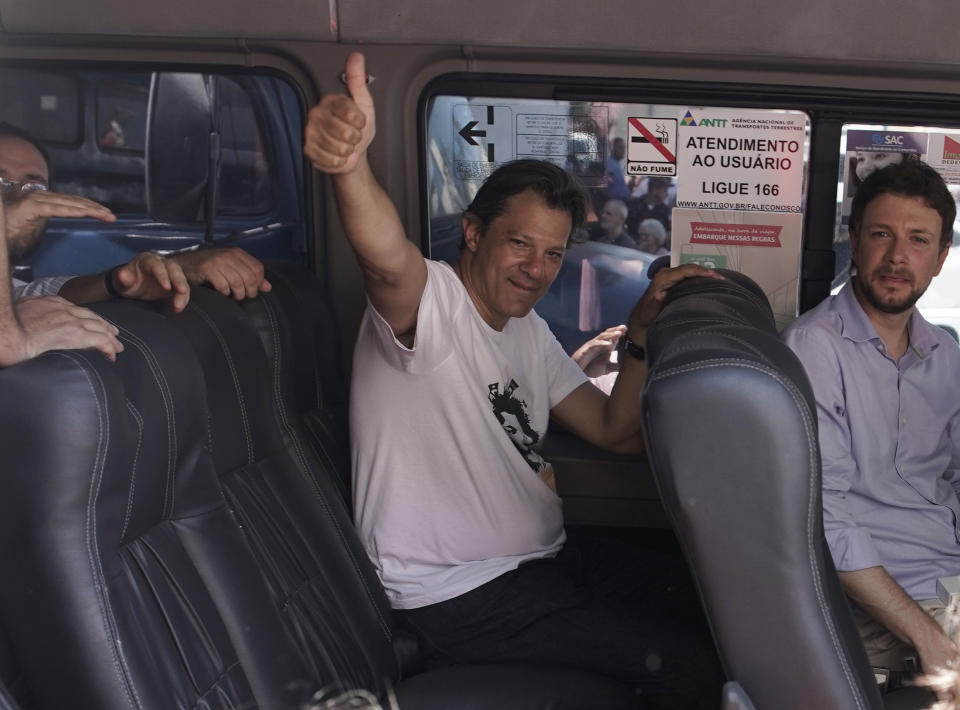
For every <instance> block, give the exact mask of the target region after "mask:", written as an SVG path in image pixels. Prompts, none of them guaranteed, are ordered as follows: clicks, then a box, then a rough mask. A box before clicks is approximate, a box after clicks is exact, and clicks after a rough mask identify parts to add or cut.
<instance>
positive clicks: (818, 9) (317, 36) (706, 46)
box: [0, 0, 960, 65]
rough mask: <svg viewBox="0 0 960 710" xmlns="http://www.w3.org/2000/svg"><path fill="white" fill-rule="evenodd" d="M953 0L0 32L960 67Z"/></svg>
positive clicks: (107, 5) (572, 0) (78, 14)
mask: <svg viewBox="0 0 960 710" xmlns="http://www.w3.org/2000/svg"><path fill="white" fill-rule="evenodd" d="M954 15H955V3H954V2H952V0H914V2H912V3H909V4H905V3H903V2H901V1H900V0H870V1H868V2H863V1H858V2H847V3H838V2H836V1H835V0H793V1H792V2H783V1H778V2H767V3H744V2H731V1H730V0H720V1H719V2H717V1H716V0H714V1H711V2H707V1H706V0H673V2H670V3H664V2H660V1H659V0H658V1H657V2H653V1H651V0H605V1H604V2H602V3H596V2H585V1H584V0H530V1H528V2H516V0H484V1H483V2H474V1H472V0H462V1H461V2H450V1H449V0H391V2H389V3H384V2H382V0H272V1H271V2H269V3H266V2H262V0H203V1H202V2H197V1H196V0H166V2H163V3H157V2H153V0H30V2H24V1H23V0H0V31H2V33H3V34H6V35H7V36H8V37H10V38H13V37H14V36H16V35H22V34H32V33H43V34H69V35H113V36H116V35H140V36H142V35H153V36H167V37H209V38H244V39H256V40H268V39H285V40H310V41H326V42H331V41H332V42H336V41H340V42H344V43H367V44H374V43H397V42H400V43H416V44H453V45H464V46H470V47H483V46H501V47H502V46H522V47H533V48H537V47H540V48H547V47H549V48H553V49H557V48H561V49H570V50H584V49H586V50H594V51H595V50H597V49H600V48H602V49H603V50H608V51H625V52H634V53H637V52H639V53H642V54H647V53H654V54H659V53H667V54H673V55H676V54H681V55H682V54H691V55H704V54H706V55H712V56H722V55H740V56H777V57H780V58H797V59H804V60H808V61H809V60H827V61H829V60H833V61H835V60H838V59H840V60H852V61H865V62H876V61H880V62H882V61H884V60H885V59H891V60H893V59H895V60H897V61H898V62H900V63H901V64H902V63H918V64H940V65H943V64H947V65H956V64H958V63H960V43H958V42H957V41H956V32H955V23H954V22H953V21H952V20H953V17H954Z"/></svg>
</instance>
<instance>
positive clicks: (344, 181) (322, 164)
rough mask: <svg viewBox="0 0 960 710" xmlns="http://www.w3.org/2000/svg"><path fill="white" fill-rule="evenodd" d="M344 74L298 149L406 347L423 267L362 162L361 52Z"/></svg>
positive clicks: (365, 127)
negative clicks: (341, 90) (332, 202)
mask: <svg viewBox="0 0 960 710" xmlns="http://www.w3.org/2000/svg"><path fill="white" fill-rule="evenodd" d="M344 73H345V76H346V82H347V89H348V91H349V92H350V95H349V96H345V95H341V94H338V95H330V96H325V97H324V98H323V100H321V101H320V103H319V104H317V105H316V106H315V107H313V109H311V110H310V114H309V116H308V119H307V127H306V129H305V131H304V146H303V150H304V153H305V154H306V156H307V158H309V159H310V161H311V162H312V163H313V167H314V168H316V169H317V170H320V171H322V172H325V173H328V174H329V175H330V176H331V178H332V181H333V187H334V190H335V191H336V196H337V206H338V208H339V210H340V221H341V223H342V224H343V229H344V231H345V232H346V234H347V239H349V240H350V244H351V246H352V247H353V250H354V252H355V253H356V255H357V261H358V262H359V264H360V267H361V269H363V274H364V280H365V287H366V291H367V296H368V297H369V299H370V302H371V303H372V304H373V307H374V308H376V309H377V311H378V312H379V313H380V315H381V316H383V318H384V319H385V320H386V321H387V323H389V324H390V327H391V328H392V329H393V332H394V333H395V334H396V335H397V337H398V338H400V340H401V341H402V342H404V343H405V344H407V345H410V344H412V342H413V334H414V332H415V329H416V323H417V309H418V308H419V306H420V296H421V295H422V294H423V288H424V286H425V284H426V282H427V267H426V264H425V263H424V260H423V255H422V254H420V251H419V249H417V247H416V246H415V245H414V244H413V243H412V242H411V241H409V240H408V239H407V237H406V234H404V231H403V225H402V224H401V223H400V217H399V216H398V215H397V211H396V209H395V208H394V206H393V203H392V202H391V201H390V198H389V197H388V196H387V194H386V193H385V192H384V191H383V188H381V187H380V185H379V184H378V183H377V180H376V178H375V177H374V176H373V172H372V170H371V169H370V163H369V162H368V160H367V148H368V147H369V146H370V142H371V141H372V140H373V136H374V133H375V132H376V119H375V114H374V106H373V98H372V97H371V96H370V92H369V90H368V89H367V74H366V69H365V65H364V58H363V55H362V54H360V53H358V52H354V53H353V54H351V55H350V56H349V57H347V62H346V67H345V71H344Z"/></svg>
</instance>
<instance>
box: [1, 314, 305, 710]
mask: <svg viewBox="0 0 960 710" xmlns="http://www.w3.org/2000/svg"><path fill="white" fill-rule="evenodd" d="M98 310H99V311H100V312H101V313H102V314H103V315H104V316H105V317H107V318H108V319H109V320H111V321H113V322H114V323H116V324H117V325H118V326H119V327H120V331H121V332H120V338H121V340H122V341H123V343H124V345H125V348H126V349H125V351H124V352H123V353H122V354H121V355H120V356H118V358H117V362H116V364H111V363H109V362H107V361H106V360H105V359H104V358H103V357H102V356H101V355H99V354H98V353H95V352H92V351H69V352H52V353H48V354H45V355H43V356H41V357H38V358H36V359H34V360H31V361H28V362H25V363H22V364H21V365H18V366H17V367H13V368H7V369H3V370H0V390H2V391H3V392H4V393H5V397H4V400H3V412H4V415H3V426H2V427H0V437H2V448H3V451H4V462H5V465H4V476H3V481H2V488H3V492H2V495H0V540H2V543H0V566H2V569H3V570H4V576H5V578H4V584H2V585H0V619H2V622H0V623H2V625H3V627H4V629H5V630H6V631H7V632H8V635H9V638H10V641H11V646H12V648H13V652H14V653H15V654H16V659H17V662H18V663H19V665H20V667H21V668H22V675H23V678H24V680H25V682H26V684H27V685H28V686H29V690H30V693H31V695H32V697H33V699H34V700H35V701H36V706H37V707H38V708H63V707H71V708H91V709H96V710H109V709H110V708H117V709H118V710H119V709H121V708H122V709H124V710H129V708H130V707H136V708H157V709H158V710H159V709H163V710H170V709H171V708H194V707H198V706H206V707H214V708H223V709H227V708H238V709H239V708H250V707H254V706H256V707H263V708H281V707H291V704H292V703H296V702H299V701H300V700H302V699H303V695H304V693H307V692H312V690H313V687H312V686H309V685H308V683H307V682H308V681H309V676H308V674H307V673H306V671H305V670H304V669H303V667H302V666H301V665H300V660H299V655H298V654H297V653H296V651H295V649H294V647H293V645H292V644H291V643H290V640H289V639H288V638H287V637H286V635H285V634H284V632H283V626H282V624H281V622H280V619H279V617H278V615H277V612H276V609H275V607H274V604H273V601H272V599H271V597H270V595H269V593H268V591H267V589H266V586H265V584H264V582H263V578H262V577H261V576H260V574H259V569H258V567H257V565H256V563H255V562H254V560H253V557H252V556H251V553H250V550H249V548H248V547H247V545H246V542H245V540H244V538H243V535H242V534H241V533H240V531H239V529H238V528H237V526H236V524H235V522H234V519H233V517H232V515H231V513H230V512H229V511H228V509H227V507H226V505H225V503H224V500H223V496H222V494H221V491H220V488H219V486H218V484H217V480H216V476H215V473H214V469H213V466H212V462H211V459H210V453H209V450H208V449H207V445H208V441H209V439H208V434H207V410H206V407H205V403H204V392H205V383H204V379H203V375H202V373H201V370H200V368H199V366H198V364H197V362H196V359H195V357H194V356H193V354H192V349H191V348H190V346H189V344H188V343H187V342H186V340H184V338H183V336H182V335H181V334H180V333H179V332H178V331H177V330H176V329H174V328H172V327H170V325H169V323H168V321H167V320H166V319H164V318H162V317H160V316H157V315H155V314H151V313H149V312H146V311H145V310H143V309H141V308H137V307H135V306H132V305H130V304H124V303H108V304H103V305H102V306H100V307H98ZM13 403H16V405H15V406H14V405H13Z"/></svg>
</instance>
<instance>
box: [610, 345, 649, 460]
mask: <svg viewBox="0 0 960 710" xmlns="http://www.w3.org/2000/svg"><path fill="white" fill-rule="evenodd" d="M631 336H632V337H631ZM625 337H628V338H631V341H632V342H634V343H635V344H636V345H640V346H643V345H644V344H645V342H646V337H645V333H644V334H640V333H630V332H628V333H627V334H626V336H625ZM632 338H636V339H637V340H632ZM646 381H647V361H646V360H639V359H637V358H636V357H634V356H633V355H631V354H630V353H629V352H627V351H624V352H623V354H622V355H621V364H620V374H618V375H617V380H616V382H614V384H613V389H611V390H610V396H609V397H608V398H607V401H606V405H605V407H604V415H603V416H604V429H605V430H607V431H608V432H609V433H610V436H611V438H612V439H613V441H616V442H619V443H617V444H615V445H614V446H611V447H609V448H611V449H612V450H615V451H617V452H619V453H639V452H640V451H643V436H642V417H641V411H640V394H641V392H642V391H643V386H644V384H646Z"/></svg>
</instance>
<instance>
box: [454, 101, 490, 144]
mask: <svg viewBox="0 0 960 710" xmlns="http://www.w3.org/2000/svg"><path fill="white" fill-rule="evenodd" d="M491 108H492V107H491ZM478 123H480V122H479V121H470V123H468V124H467V125H466V126H464V127H463V128H461V129H460V137H461V138H463V140H465V141H466V142H467V143H469V144H470V145H480V144H479V143H477V142H476V141H475V140H473V139H474V137H477V138H486V137H487V132H486V131H477V130H474V126H476V125H477V124H478Z"/></svg>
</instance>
